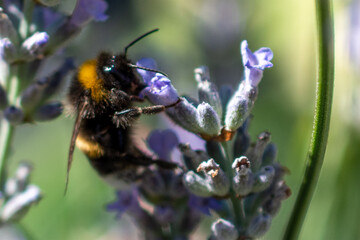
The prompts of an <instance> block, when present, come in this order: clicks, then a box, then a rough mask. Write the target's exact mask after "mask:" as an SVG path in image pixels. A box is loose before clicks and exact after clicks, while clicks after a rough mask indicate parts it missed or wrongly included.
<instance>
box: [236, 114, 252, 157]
mask: <svg viewBox="0 0 360 240" xmlns="http://www.w3.org/2000/svg"><path fill="white" fill-rule="evenodd" d="M249 122H250V118H247V120H246V121H245V122H244V123H243V125H242V126H241V127H240V128H238V130H237V131H236V137H235V142H234V146H233V149H234V157H240V156H243V155H245V154H246V151H247V150H248V148H249V147H250V143H251V139H250V136H249V134H248V131H247V129H248V125H249Z"/></svg>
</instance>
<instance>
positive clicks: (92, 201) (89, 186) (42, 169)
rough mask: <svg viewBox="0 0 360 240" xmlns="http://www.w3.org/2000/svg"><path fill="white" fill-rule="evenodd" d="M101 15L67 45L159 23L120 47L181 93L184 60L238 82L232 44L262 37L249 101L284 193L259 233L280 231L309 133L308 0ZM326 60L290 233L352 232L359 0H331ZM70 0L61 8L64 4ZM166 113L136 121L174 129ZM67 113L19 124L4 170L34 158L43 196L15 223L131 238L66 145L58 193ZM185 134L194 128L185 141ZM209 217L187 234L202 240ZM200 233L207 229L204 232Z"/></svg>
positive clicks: (220, 80) (156, 3)
mask: <svg viewBox="0 0 360 240" xmlns="http://www.w3.org/2000/svg"><path fill="white" fill-rule="evenodd" d="M108 3H109V9H108V11H107V14H108V15H109V19H108V20H107V21H106V22H104V23H92V24H90V26H88V27H87V28H86V29H84V30H83V31H82V32H81V34H80V35H79V36H78V37H77V38H76V39H75V40H74V41H73V42H71V44H70V45H69V47H68V48H67V50H66V55H68V56H72V57H73V58H74V59H75V62H76V64H77V65H79V64H81V62H82V61H84V60H86V59H89V58H93V57H95V56H96V55H97V53H98V52H99V51H101V50H109V51H114V52H121V51H122V50H123V48H124V46H126V45H127V44H128V43H129V42H131V41H132V40H133V39H135V38H136V37H138V36H139V35H141V34H143V33H145V32H147V31H149V30H151V29H153V28H160V31H159V32H158V33H156V34H153V35H151V36H149V37H147V38H146V39H144V40H142V41H141V42H139V43H137V44H136V45H135V46H133V47H132V48H131V49H130V50H129V57H130V58H131V59H133V60H134V61H136V60H137V59H140V58H141V57H153V58H155V59H156V60H157V62H158V64H159V67H160V69H161V70H162V71H164V72H166V73H167V74H168V75H169V76H170V79H172V81H173V85H174V86H175V87H176V88H177V89H178V91H179V92H180V93H187V94H189V95H192V96H196V82H195V80H194V76H193V75H194V74H193V69H194V68H195V67H198V66H201V65H207V66H209V68H210V74H211V79H212V81H214V82H216V83H217V85H218V86H220V85H222V84H230V85H232V86H233V87H234V88H236V87H237V85H238V83H239V80H240V79H241V78H242V71H243V67H242V62H241V56H240V52H239V47H240V42H241V41H242V40H243V39H247V40H248V42H249V46H250V48H251V49H252V50H256V49H258V48H260V47H270V48H271V49H272V50H273V52H274V60H273V63H274V67H273V68H271V69H270V70H266V71H265V73H264V78H263V80H262V83H261V84H260V89H259V97H258V100H257V102H256V104H255V108H254V110H253V115H254V118H253V120H252V122H251V126H250V133H251V136H252V138H253V139H255V138H256V136H257V135H258V134H259V133H260V132H261V131H264V130H267V131H270V132H271V133H272V140H273V142H275V143H276V144H277V146H278V151H279V153H278V159H279V161H280V162H281V163H282V164H283V165H285V166H287V167H288V168H289V169H290V171H291V174H290V175H288V176H287V177H286V181H287V182H288V185H290V187H291V189H292V191H293V195H292V196H291V197H290V199H288V200H286V201H284V203H283V207H282V209H281V211H280V213H279V214H278V215H277V216H276V217H275V219H274V221H273V223H272V227H271V230H270V231H269V233H268V234H267V235H266V236H264V237H263V239H269V240H273V239H281V236H282V233H283V231H284V228H285V226H286V223H287V220H288V218H289V216H290V212H291V209H292V206H293V204H294V201H295V198H296V194H297V191H298V189H299V186H300V181H301V176H302V175H303V173H304V167H305V159H306V154H307V148H308V145H309V141H310V137H311V128H312V121H313V110H314V96H315V80H316V22H315V9H314V8H315V4H314V1H311V0H303V1H297V0H287V1H284V0H273V1H259V0H251V1H249V0H226V1H221V0H196V1H194V0H182V1H180V0H179V1H165V0H153V1H141V0H121V1H119V0H108ZM333 3H334V4H333V7H334V13H335V35H336V51H335V52H336V67H335V91H334V104H333V111H332V113H333V115H332V119H331V128H330V136H329V144H328V148H327V152H326V156H325V162H324V166H323V169H322V172H321V176H320V181H319V184H318V187H317V189H316V193H315V196H314V198H313V201H312V204H311V206H310V208H309V212H308V214H307V217H306V219H305V223H304V228H303V230H302V233H301V236H300V239H303V240H305V239H307V240H308V239H328V240H330V239H348V240H353V239H360V227H359V225H360V207H359V205H360V192H359V183H360V174H359V173H358V172H359V171H360V135H359V133H360V132H359V127H360V126H359V119H360V105H359V104H360V96H359V94H358V93H359V92H360V83H359V78H360V68H359V67H360V0H352V1H351V0H348V1H345V0H334V1H333ZM73 6H74V2H73V1H72V0H64V1H63V2H62V5H61V6H60V8H61V9H62V10H63V11H67V12H71V9H72V8H73ZM164 119H165V116H163V115H159V116H152V117H144V118H142V120H141V122H140V123H139V124H138V125H137V126H136V128H137V129H141V132H142V134H139V135H137V136H136V137H137V138H138V139H139V141H140V142H142V141H143V139H145V138H146V133H148V132H149V131H150V129H151V128H153V127H154V126H155V127H158V128H164V125H165V123H166V124H168V126H169V127H173V125H172V124H171V123H169V121H167V120H164ZM73 123H74V119H73V118H72V117H69V116H66V114H64V115H63V116H61V117H60V118H58V119H57V120H55V121H52V122H49V123H42V124H39V125H24V126H20V127H18V129H17V132H16V135H15V139H14V148H13V149H12V155H11V160H10V161H11V169H12V170H14V169H15V168H16V166H17V164H18V162H19V161H20V160H29V161H31V162H33V165H34V171H33V177H32V181H33V183H35V184H37V185H39V187H40V188H41V189H42V190H43V193H44V198H43V199H42V201H41V202H40V203H39V204H38V205H37V206H36V207H33V208H32V209H31V210H30V211H29V213H28V214H27V215H26V217H25V218H24V219H23V220H22V221H21V223H20V224H21V226H22V227H23V229H24V230H25V231H26V232H27V233H28V234H29V236H32V239H39V240H45V239H46V240H47V239H52V240H60V239H61V240H63V239H69V240H75V239H101V240H109V239H137V236H138V233H137V230H136V229H135V227H134V226H133V224H132V223H131V222H130V221H129V220H128V219H127V218H126V217H123V218H122V219H120V220H117V219H115V216H114V214H111V213H108V212H106V211H105V206H106V204H107V203H109V202H111V201H112V200H114V198H115V196H114V192H113V190H112V189H110V188H109V187H108V186H107V185H106V184H105V183H103V182H102V181H101V180H100V179H99V178H98V176H97V175H96V173H95V172H94V170H93V169H92V168H91V167H90V165H89V164H88V162H87V160H86V158H85V156H84V155H83V154H82V153H81V152H80V151H78V150H76V151H75V155H74V159H75V162H74V164H73V168H72V171H71V176H70V185H69V189H68V193H67V195H66V196H64V195H63V193H64V187H65V174H66V161H67V154H68V148H69V142H70V137H71V133H72V128H73ZM193 140H194V137H193V138H192V140H191V141H193ZM212 220H213V219H212V218H211V217H209V218H208V219H206V220H205V221H204V224H203V225H202V226H201V227H200V228H199V229H198V230H197V231H196V233H195V235H194V237H193V239H205V236H206V233H207V232H208V229H209V225H210V223H211V222H212ZM204 233H205V234H204Z"/></svg>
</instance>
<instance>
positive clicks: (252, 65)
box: [241, 40, 273, 87]
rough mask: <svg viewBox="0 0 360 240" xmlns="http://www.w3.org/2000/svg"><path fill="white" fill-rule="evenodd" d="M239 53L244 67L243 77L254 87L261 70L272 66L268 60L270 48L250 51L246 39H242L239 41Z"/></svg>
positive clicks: (261, 72) (257, 82) (270, 53)
mask: <svg viewBox="0 0 360 240" xmlns="http://www.w3.org/2000/svg"><path fill="white" fill-rule="evenodd" d="M241 55H242V58H243V65H244V67H245V79H246V80H247V81H249V83H250V84H251V85H252V86H255V87H256V86H257V85H258V84H259V82H260V80H261V78H262V74H263V70H264V69H265V68H270V67H272V66H273V64H272V63H271V62H270V60H271V59H272V58H273V53H272V51H271V49H270V48H260V49H259V50H257V51H256V52H254V53H252V52H251V50H250V49H249V47H248V43H247V41H246V40H244V41H242V43H241Z"/></svg>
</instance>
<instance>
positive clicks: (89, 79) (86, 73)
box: [77, 59, 106, 102]
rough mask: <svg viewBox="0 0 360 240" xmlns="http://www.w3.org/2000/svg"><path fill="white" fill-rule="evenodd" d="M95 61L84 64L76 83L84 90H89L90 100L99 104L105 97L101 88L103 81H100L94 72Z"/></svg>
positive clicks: (102, 87)
mask: <svg viewBox="0 0 360 240" xmlns="http://www.w3.org/2000/svg"><path fill="white" fill-rule="evenodd" d="M96 65H97V61H96V60H95V59H92V60H88V61H86V62H84V63H83V64H82V65H81V66H80V68H79V72H78V75H77V78H78V81H79V82H80V84H81V85H82V86H83V87H84V88H85V89H88V90H90V92H91V98H92V99H93V100H94V101H96V102H100V101H101V100H103V99H104V97H105V96H106V92H105V89H104V86H103V79H101V78H100V77H99V76H98V74H97V72H96Z"/></svg>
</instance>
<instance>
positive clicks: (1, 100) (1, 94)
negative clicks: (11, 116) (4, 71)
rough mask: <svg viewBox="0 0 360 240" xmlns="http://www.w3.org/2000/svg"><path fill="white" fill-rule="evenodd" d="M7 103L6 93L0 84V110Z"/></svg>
mask: <svg viewBox="0 0 360 240" xmlns="http://www.w3.org/2000/svg"><path fill="white" fill-rule="evenodd" d="M7 105H8V101H7V94H6V91H5V89H4V88H3V87H2V86H1V84H0V110H2V109H4V108H6V107H7Z"/></svg>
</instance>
